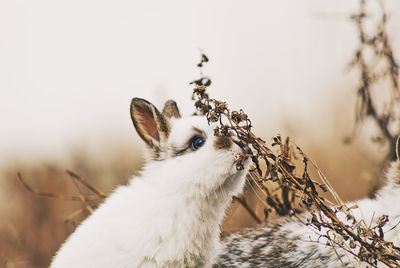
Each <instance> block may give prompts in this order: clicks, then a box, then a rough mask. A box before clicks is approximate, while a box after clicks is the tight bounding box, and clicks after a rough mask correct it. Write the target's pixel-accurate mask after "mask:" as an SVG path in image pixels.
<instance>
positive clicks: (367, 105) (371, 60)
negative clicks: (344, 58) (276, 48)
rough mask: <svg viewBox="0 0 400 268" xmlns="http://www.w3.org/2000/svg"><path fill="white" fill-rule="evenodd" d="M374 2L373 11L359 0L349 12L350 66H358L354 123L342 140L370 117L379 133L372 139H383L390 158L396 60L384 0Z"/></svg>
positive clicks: (393, 139)
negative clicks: (353, 38)
mask: <svg viewBox="0 0 400 268" xmlns="http://www.w3.org/2000/svg"><path fill="white" fill-rule="evenodd" d="M369 2H371V1H369ZM375 3H377V4H378V5H379V8H380V10H379V11H378V14H377V15H375V16H373V14H370V13H368V11H367V7H368V5H367V4H368V3H367V1H366V0H360V9H359V11H358V13H357V14H354V15H352V16H351V20H352V21H353V22H354V23H355V25H356V27H357V32H358V39H359V44H358V48H357V49H356V51H355V53H354V57H353V60H352V61H351V62H350V67H352V68H354V69H356V70H358V72H359V81H360V84H359V86H358V89H357V105H356V116H355V127H354V130H353V133H352V135H351V137H349V138H347V139H346V141H347V142H350V141H351V140H352V138H353V137H354V136H355V135H356V133H357V130H358V128H359V126H360V123H361V122H363V121H364V120H365V119H367V118H370V119H372V120H373V121H374V122H375V123H376V125H377V127H378V129H379V130H380V133H381V134H380V135H379V136H378V137H375V138H374V139H373V140H374V141H375V142H380V143H387V144H388V147H389V152H388V157H387V159H391V160H393V159H395V156H396V154H395V144H396V140H397V137H398V135H399V121H398V118H399V114H398V113H399V111H398V109H399V107H398V101H399V98H400V91H399V64H398V62H397V60H396V58H395V57H394V53H393V49H392V45H391V42H390V39H389V36H388V32H387V22H388V15H387V12H386V11H385V8H384V4H383V2H382V1H375ZM371 11H372V10H371ZM368 23H370V24H373V25H374V29H372V30H371V29H368V27H367V26H368Z"/></svg>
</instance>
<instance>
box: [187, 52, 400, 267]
mask: <svg viewBox="0 0 400 268" xmlns="http://www.w3.org/2000/svg"><path fill="white" fill-rule="evenodd" d="M201 58H202V60H201V62H200V63H199V65H198V67H200V68H202V67H203V64H204V63H205V62H207V61H208V58H207V57H206V56H205V55H204V54H203V55H202V56H201ZM203 59H207V60H206V61H204V60H203ZM200 73H201V77H200V78H199V79H197V80H195V81H193V82H191V84H194V85H196V87H195V88H194V90H193V97H192V98H193V100H194V101H195V103H194V105H195V107H196V108H197V111H198V113H200V114H203V115H205V116H206V118H207V120H208V122H210V123H217V127H216V128H215V130H214V134H215V135H216V136H232V137H233V138H234V142H235V143H237V144H238V145H239V146H241V147H242V148H246V151H247V152H248V153H247V154H241V155H240V156H239V157H238V159H237V162H236V163H237V164H236V168H237V169H238V170H240V169H243V166H242V163H243V161H242V160H243V158H247V157H248V158H250V159H251V161H252V168H251V170H250V173H249V177H250V179H251V180H253V181H254V182H255V184H257V185H259V186H260V187H262V188H263V189H264V191H265V193H266V196H267V199H266V201H267V203H268V205H269V206H270V207H272V208H273V209H274V210H275V211H277V212H278V214H282V215H283V214H292V215H295V214H296V213H295V212H296V211H295V210H294V209H292V205H291V204H292V203H293V201H294V199H295V198H296V199H297V203H298V204H299V205H300V207H301V208H303V209H304V210H307V211H308V213H309V214H310V217H309V218H308V219H307V221H306V222H304V224H306V225H307V226H309V227H310V228H314V229H315V230H317V231H321V230H322V227H323V228H324V230H325V231H324V232H321V233H320V237H325V238H326V239H327V241H328V244H329V245H330V246H332V247H333V248H335V247H340V248H342V249H344V250H345V251H346V252H348V253H349V254H351V255H353V256H355V257H357V258H358V259H359V260H360V261H363V262H367V263H369V264H370V265H372V266H373V267H376V266H377V265H378V263H379V262H381V263H384V264H386V265H387V266H388V267H394V266H398V265H400V248H397V247H395V246H393V243H391V242H387V241H385V240H384V235H383V230H382V228H383V226H385V224H386V223H387V222H388V220H389V219H388V217H387V216H385V215H382V216H380V217H379V220H378V221H377V223H376V225H374V226H368V225H367V224H366V223H365V222H364V221H362V220H356V218H355V217H354V216H353V215H352V212H351V209H353V208H348V207H347V206H346V205H345V204H344V202H343V201H342V200H341V199H340V197H339V196H338V194H337V193H336V192H335V191H334V189H333V188H332V187H331V185H330V184H329V182H328V180H327V179H326V178H325V176H324V175H323V173H322V172H321V170H320V169H319V168H318V167H317V165H315V163H314V162H313V161H312V160H311V159H310V158H309V157H307V156H306V155H305V154H304V152H303V151H302V150H301V149H300V147H298V146H297V145H296V144H294V143H291V142H289V139H286V141H284V142H283V141H282V138H281V137H280V136H276V137H274V138H273V143H272V144H271V146H272V147H274V148H277V150H276V151H277V152H274V151H273V150H271V149H270V148H269V147H268V146H267V144H266V142H265V141H264V140H263V139H261V138H259V137H257V136H256V135H255V134H254V133H253V132H252V123H251V120H250V119H249V117H248V116H247V114H246V113H245V112H244V111H243V110H239V111H231V110H230V109H229V108H228V105H227V103H226V102H223V101H219V100H216V99H212V98H210V97H209V95H208V92H207V88H208V87H209V86H210V85H211V80H210V79H209V78H208V77H205V76H203V72H202V70H201V72H200ZM233 133H234V134H233ZM290 145H293V146H292V147H294V148H295V151H297V152H298V153H299V154H300V155H301V158H302V162H303V166H302V174H301V175H300V176H299V175H297V172H296V171H297V167H296V166H295V165H294V163H293V161H292V157H291V155H292V153H293V150H291V146H290ZM262 164H264V165H265V170H263V168H262ZM309 165H311V166H312V167H313V168H315V169H316V171H317V172H318V174H319V178H320V179H321V180H322V182H323V183H319V182H317V181H316V180H314V179H312V178H311V176H310V172H309ZM269 181H272V182H274V183H277V184H278V185H279V188H280V189H281V190H282V197H283V198H282V200H279V199H276V198H275V199H274V198H272V196H271V194H270V192H269V190H268V188H267V187H266V186H265V183H266V182H269ZM320 191H322V192H326V191H329V192H330V194H331V195H332V196H333V198H334V200H335V202H333V203H332V202H330V201H328V200H327V199H325V198H324V197H322V196H321V195H320ZM289 196H291V198H289ZM289 199H290V201H289ZM239 201H240V200H239ZM240 203H242V202H240ZM247 209H249V208H247ZM343 216H344V218H346V219H347V220H346V221H345V222H343V221H341V220H340V218H343Z"/></svg>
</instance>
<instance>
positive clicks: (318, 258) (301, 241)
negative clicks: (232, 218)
mask: <svg viewBox="0 0 400 268" xmlns="http://www.w3.org/2000/svg"><path fill="white" fill-rule="evenodd" d="M398 146H399V144H398ZM355 204H357V206H358V208H356V209H352V210H351V211H352V212H353V215H354V216H355V218H356V219H357V221H359V220H361V219H363V220H364V221H365V223H366V224H367V225H370V224H371V225H374V224H375V223H376V221H377V220H378V218H379V217H380V216H382V215H387V216H389V222H388V223H387V224H386V225H385V226H384V228H383V230H384V237H385V240H386V241H390V242H393V243H394V246H397V247H400V226H398V225H399V221H400V161H399V160H397V161H394V162H392V163H391V165H390V167H389V169H388V172H387V173H386V185H385V186H384V187H383V188H382V189H381V190H380V191H378V192H377V194H376V197H375V198H374V199H370V198H365V199H362V200H359V201H357V202H352V203H348V204H347V206H348V207H352V206H354V205H355ZM304 216H308V214H306V215H304ZM339 216H340V220H341V221H342V222H344V223H346V221H347V219H346V216H345V215H343V214H341V215H339ZM348 222H349V223H351V220H349V221H348ZM325 231H326V229H324V228H323V227H322V230H321V232H318V231H316V230H313V229H312V228H311V227H307V226H305V225H304V224H303V223H300V222H299V221H296V220H291V221H286V222H283V223H278V224H267V225H259V226H255V227H252V228H247V229H245V230H243V231H241V232H239V233H236V234H233V235H231V236H229V237H226V238H225V239H224V240H223V248H222V249H221V253H220V255H219V257H218V258H217V261H216V263H217V264H215V265H214V266H213V267H214V268H217V267H221V268H222V267H251V268H257V267H304V268H305V267H355V266H356V267H372V266H371V265H367V264H366V263H363V264H359V263H357V259H356V258H353V257H352V256H351V255H350V256H349V254H348V255H346V253H345V252H344V250H342V249H341V248H340V247H338V246H336V247H335V249H333V248H332V247H330V246H327V245H326V242H327V240H326V239H324V238H321V237H319V235H320V234H324V232H325ZM316 241H318V242H316ZM346 243H348V241H347V242H346ZM378 267H387V266H386V265H383V264H382V263H381V264H380V265H378Z"/></svg>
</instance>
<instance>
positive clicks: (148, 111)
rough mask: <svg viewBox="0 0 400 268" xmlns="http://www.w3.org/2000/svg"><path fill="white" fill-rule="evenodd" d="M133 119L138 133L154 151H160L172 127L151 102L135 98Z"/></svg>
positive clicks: (132, 108)
mask: <svg viewBox="0 0 400 268" xmlns="http://www.w3.org/2000/svg"><path fill="white" fill-rule="evenodd" d="M131 117H132V121H133V124H134V126H135V128H136V131H137V133H138V134H139V136H140V137H141V138H142V139H143V141H144V142H146V143H147V144H148V145H149V146H150V147H151V148H152V149H153V150H155V151H159V149H160V147H161V144H162V143H163V142H165V141H166V140H167V138H168V135H169V131H170V125H169V122H168V119H167V118H166V117H165V116H164V115H162V114H161V113H160V112H159V111H158V110H157V108H156V107H155V106H154V105H153V104H151V103H150V102H148V101H146V100H143V99H139V98H133V99H132V102H131Z"/></svg>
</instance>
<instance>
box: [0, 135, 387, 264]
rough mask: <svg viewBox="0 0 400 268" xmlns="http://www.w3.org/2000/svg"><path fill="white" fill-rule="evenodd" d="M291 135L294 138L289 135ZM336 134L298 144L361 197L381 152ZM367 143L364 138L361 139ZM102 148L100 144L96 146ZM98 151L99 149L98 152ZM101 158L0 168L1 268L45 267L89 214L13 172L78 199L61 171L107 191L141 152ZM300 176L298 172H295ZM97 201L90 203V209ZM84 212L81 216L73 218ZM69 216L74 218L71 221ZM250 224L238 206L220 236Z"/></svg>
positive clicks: (117, 150) (349, 193)
mask: <svg viewBox="0 0 400 268" xmlns="http://www.w3.org/2000/svg"><path fill="white" fill-rule="evenodd" d="M291 136H292V137H296V135H294V134H293V135H291ZM339 137H340V135H337V136H335V137H330V139H331V140H329V139H328V140H323V139H321V140H318V141H311V140H308V141H302V144H301V147H302V148H303V150H305V151H306V152H307V154H308V155H309V156H311V157H312V158H313V159H314V160H315V161H316V162H317V163H318V164H319V166H320V168H321V169H322V170H323V171H324V172H325V173H326V175H327V177H328V178H329V179H330V181H331V182H332V184H333V185H334V187H335V189H336V190H337V191H338V193H339V194H340V195H341V196H342V197H343V198H344V199H345V200H351V199H356V198H361V197H363V196H365V195H366V194H367V193H368V192H369V191H371V189H372V188H374V186H375V185H376V184H377V183H379V180H378V178H379V175H378V174H379V172H380V169H381V160H380V159H382V157H383V155H384V150H378V151H381V152H380V153H377V152H375V153H374V152H373V151H371V149H370V148H371V147H370V146H364V144H362V142H357V143H355V144H351V145H344V144H342V143H341V140H340V138H339ZM366 142H368V140H367V141H366ZM99 146H101V145H99ZM97 151H98V150H97ZM102 152H103V153H101V154H100V155H101V156H100V155H99V154H98V152H94V151H90V150H86V151H85V150H82V149H75V150H73V152H72V153H71V154H70V155H69V157H67V160H58V159H49V158H47V159H35V160H34V161H33V162H32V163H28V162H27V161H17V162H13V163H9V164H7V165H5V166H4V167H3V168H2V170H1V177H2V178H1V180H0V182H2V185H1V200H0V201H1V203H0V266H1V267H46V266H48V264H49V262H50V260H51V256H52V255H53V254H54V253H55V252H56V250H57V249H58V247H59V246H60V244H61V243H62V242H63V241H64V240H65V238H66V237H67V236H68V234H69V233H71V232H72V231H73V230H74V228H75V226H76V225H77V224H78V223H79V222H80V221H81V220H82V219H84V218H85V217H86V216H87V215H88V214H89V212H88V211H87V210H85V208H84V205H83V204H82V203H81V202H79V201H69V200H58V199H52V198H46V197H40V196H37V195H35V194H32V193H30V192H28V191H27V190H26V189H25V188H23V186H22V185H21V184H20V183H19V182H18V181H17V179H16V173H17V172H21V174H22V176H23V178H24V179H25V181H26V182H28V183H29V184H30V185H31V186H32V187H33V188H34V189H37V190H40V191H43V192H52V193H59V194H61V193H62V194H73V195H78V193H79V192H78V190H77V188H76V186H75V185H74V183H73V182H72V180H71V178H70V177H69V176H68V174H67V173H66V172H65V169H69V170H72V171H74V172H76V173H77V174H79V175H80V176H81V177H82V178H84V179H86V180H87V181H88V182H90V183H91V184H92V185H93V186H95V187H97V188H99V189H101V190H102V191H103V192H105V193H110V192H111V191H112V190H113V188H114V187H115V186H116V185H118V184H124V183H126V182H127V180H128V179H129V178H130V177H131V176H132V174H135V173H136V172H137V171H138V170H139V169H140V167H141V166H142V164H143V159H142V151H141V150H139V149H137V150H132V149H131V148H128V147H127V146H124V144H123V142H121V143H120V144H114V145H113V146H108V147H107V146H105V148H104V149H102ZM299 172H301V170H300V171H299ZM260 197H261V198H263V197H264V196H263V194H262V193H260V192H259V193H258V196H256V195H254V191H253V190H252V189H251V188H250V187H247V190H246V196H245V200H246V202H247V203H248V204H249V205H250V206H251V207H252V208H253V210H254V211H255V212H256V213H257V215H258V216H259V217H260V218H262V217H263V210H264V207H263V205H262V203H261V202H260V200H259V198H260ZM97 203H98V202H92V203H91V205H93V206H94V207H95V206H96V205H97ZM81 209H83V210H82V211H83V212H82V213H79V214H78V215H75V216H74V214H76V213H77V211H79V210H81ZM72 216H74V217H72ZM251 224H255V221H254V219H253V218H252V217H251V216H250V215H249V214H248V212H247V211H246V210H245V209H244V208H243V207H242V206H241V205H240V204H238V203H236V202H235V203H234V204H233V205H232V206H231V207H230V208H229V209H228V211H227V217H226V220H225V223H224V224H223V231H224V233H229V232H233V231H235V230H238V229H240V228H243V227H245V226H249V225H251Z"/></svg>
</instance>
